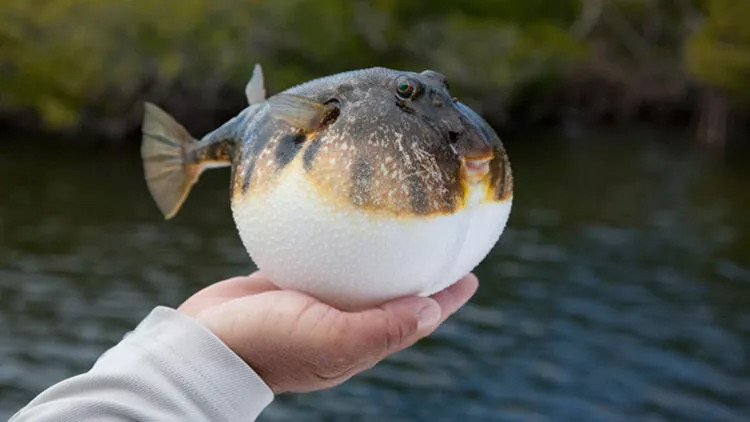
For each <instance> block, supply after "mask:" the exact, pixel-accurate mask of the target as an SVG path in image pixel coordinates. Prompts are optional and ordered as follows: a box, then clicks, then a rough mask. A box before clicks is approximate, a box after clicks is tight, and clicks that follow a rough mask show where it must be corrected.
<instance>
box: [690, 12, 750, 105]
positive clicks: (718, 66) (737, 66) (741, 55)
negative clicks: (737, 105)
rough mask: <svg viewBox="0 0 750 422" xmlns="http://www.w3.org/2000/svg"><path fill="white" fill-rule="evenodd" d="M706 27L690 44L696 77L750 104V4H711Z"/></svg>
mask: <svg viewBox="0 0 750 422" xmlns="http://www.w3.org/2000/svg"><path fill="white" fill-rule="evenodd" d="M706 6H707V7H706V9H707V12H708V13H707V16H706V21H705V24H704V25H703V26H702V27H701V29H700V30H699V31H697V32H696V33H695V35H694V36H692V37H691V38H690V39H689V41H688V44H687V49H686V62H687V66H688V68H689V69H690V71H691V72H692V73H693V74H694V75H695V77H696V78H697V79H699V80H701V81H704V82H706V83H707V84H710V85H712V86H715V87H717V88H720V89H722V90H723V91H724V92H726V93H727V94H729V95H730V96H732V97H734V98H736V99H737V100H739V101H743V102H747V101H750V1H747V0H708V1H707V5H706Z"/></svg>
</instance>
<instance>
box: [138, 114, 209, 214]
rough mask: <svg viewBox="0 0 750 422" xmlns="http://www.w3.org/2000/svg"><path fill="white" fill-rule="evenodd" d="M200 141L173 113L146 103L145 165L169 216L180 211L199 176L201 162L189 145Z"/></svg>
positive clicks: (148, 181) (153, 193)
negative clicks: (190, 158)
mask: <svg viewBox="0 0 750 422" xmlns="http://www.w3.org/2000/svg"><path fill="white" fill-rule="evenodd" d="M197 143H198V141H196V140H195V139H193V137H192V136H190V134H189V133H188V131H187V130H185V128H184V127H182V125H180V124H179V123H177V122H176V121H175V120H174V119H173V118H172V116H170V115H169V114H167V113H166V112H165V111H164V110H162V109H160V108H159V107H157V106H155V105H154V104H151V103H146V104H145V114H144V116H143V143H142V144H141V157H142V158H143V168H144V172H145V175H146V184H147V185H148V190H149V191H150V192H151V196H152V197H153V198H154V200H155V201H156V204H157V205H158V206H159V209H160V210H161V212H162V214H164V218H166V219H170V218H172V217H174V215H175V214H177V211H178V210H179V209H180V206H181V205H182V203H183V202H184V201H185V198H187V195H188V192H190V188H191V187H192V186H193V184H194V183H195V182H196V180H198V176H199V175H200V170H201V166H200V164H199V163H191V162H188V159H187V156H188V154H187V152H188V150H189V148H190V147H192V146H194V145H195V144H197Z"/></svg>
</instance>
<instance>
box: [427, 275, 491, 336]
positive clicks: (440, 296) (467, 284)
mask: <svg viewBox="0 0 750 422" xmlns="http://www.w3.org/2000/svg"><path fill="white" fill-rule="evenodd" d="M478 287H479V280H478V279H477V276H475V275H474V274H472V273H469V274H467V275H466V276H464V277H463V278H462V279H460V280H458V281H457V282H455V283H453V284H452V285H451V286H449V287H448V288H446V289H445V290H442V291H440V292H438V293H435V294H434V295H432V296H430V297H431V298H433V299H434V300H435V301H436V302H437V303H438V304H439V305H440V308H441V310H442V318H441V320H440V323H442V322H443V321H445V320H446V319H448V317H449V316H451V315H453V313H455V312H456V311H457V310H458V309H459V308H461V307H462V306H464V305H465V304H466V302H468V301H469V299H471V297H472V296H473V295H474V293H476V291H477V288H478ZM437 325H440V324H437Z"/></svg>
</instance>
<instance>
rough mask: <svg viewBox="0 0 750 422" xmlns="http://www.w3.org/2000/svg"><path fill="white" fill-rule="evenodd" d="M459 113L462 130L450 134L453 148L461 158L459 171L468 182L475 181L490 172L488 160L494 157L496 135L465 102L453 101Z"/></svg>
mask: <svg viewBox="0 0 750 422" xmlns="http://www.w3.org/2000/svg"><path fill="white" fill-rule="evenodd" d="M453 104H454V107H455V108H456V110H458V112H459V113H460V115H461V122H462V125H463V128H462V129H463V130H462V132H461V133H460V135H458V136H456V135H454V136H452V138H455V139H451V141H453V142H454V149H455V151H456V154H457V155H458V157H459V159H460V160H461V172H462V174H463V176H464V178H465V179H466V180H467V181H468V182H469V183H476V182H479V181H480V180H482V179H484V178H485V177H486V176H487V175H488V174H489V173H490V162H491V161H492V159H493V158H494V157H495V153H494V149H495V148H494V144H496V143H497V142H496V139H497V135H496V134H495V132H494V131H493V130H492V128H490V127H489V125H488V124H487V122H486V121H485V120H484V119H483V118H481V117H480V116H479V115H478V114H477V113H476V112H475V111H474V110H472V109H470V108H469V107H468V106H466V105H465V104H463V103H461V102H459V101H455V102H454V103H453Z"/></svg>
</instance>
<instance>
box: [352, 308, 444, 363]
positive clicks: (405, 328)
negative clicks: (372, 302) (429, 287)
mask: <svg viewBox="0 0 750 422" xmlns="http://www.w3.org/2000/svg"><path fill="white" fill-rule="evenodd" d="M441 314H442V311H441V308H440V305H439V304H438V302H437V301H435V300H434V299H432V298H427V297H414V296H413V297H405V298H400V299H396V300H392V301H390V302H386V303H384V304H382V305H380V306H378V307H376V308H373V309H368V310H365V311H362V312H357V313H345V312H344V313H341V314H340V315H339V323H340V324H342V325H343V329H341V330H337V331H338V332H339V333H340V335H341V336H342V338H348V339H350V341H348V342H344V344H346V345H347V347H348V348H349V351H350V352H351V353H352V354H353V355H360V356H371V357H377V359H378V360H379V359H380V358H382V357H384V356H385V355H387V354H390V353H393V352H396V351H398V350H401V349H403V348H404V347H407V346H410V345H412V344H414V342H416V341H417V340H418V339H420V338H421V337H423V336H425V335H426V334H428V333H429V332H431V331H432V330H434V329H435V327H436V326H437V324H438V323H439V322H440V319H441Z"/></svg>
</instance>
